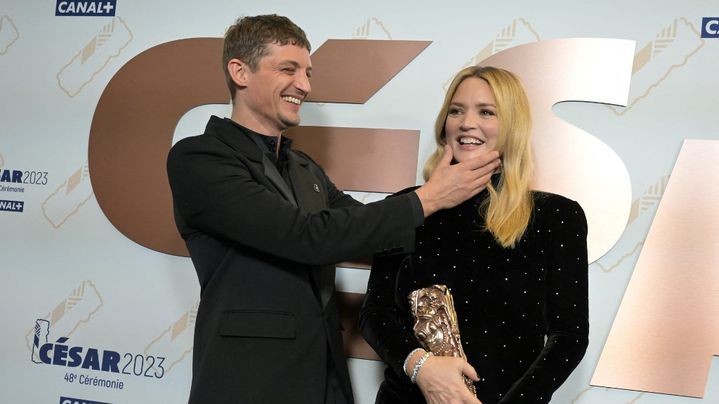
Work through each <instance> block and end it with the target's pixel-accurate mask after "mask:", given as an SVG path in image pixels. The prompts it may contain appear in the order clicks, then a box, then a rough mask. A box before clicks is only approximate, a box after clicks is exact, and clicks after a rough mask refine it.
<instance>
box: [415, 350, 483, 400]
mask: <svg viewBox="0 0 719 404" xmlns="http://www.w3.org/2000/svg"><path fill="white" fill-rule="evenodd" d="M463 375H464V376H467V377H468V378H469V379H471V380H474V381H479V378H478V377H477V372H476V371H475V370H474V368H473V367H472V365H470V364H469V363H467V361H465V360H463V359H461V358H454V357H445V356H430V357H429V358H427V361H426V362H425V363H424V365H422V368H421V369H420V370H419V373H418V374H417V386H419V389H420V390H421V391H422V395H423V396H424V398H425V400H427V403H428V404H440V403H442V404H446V403H452V404H453V403H460V404H465V403H471V404H481V401H479V399H477V397H475V396H474V395H473V394H472V393H470V391H469V389H467V385H465V384H464V378H463V377H462V376H463Z"/></svg>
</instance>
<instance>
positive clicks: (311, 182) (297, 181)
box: [288, 151, 335, 308]
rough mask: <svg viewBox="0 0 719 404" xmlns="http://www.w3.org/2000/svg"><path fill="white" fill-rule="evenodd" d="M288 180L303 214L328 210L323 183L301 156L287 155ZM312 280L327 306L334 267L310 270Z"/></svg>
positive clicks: (333, 285)
mask: <svg viewBox="0 0 719 404" xmlns="http://www.w3.org/2000/svg"><path fill="white" fill-rule="evenodd" d="M288 158H289V165H290V179H291V180H292V187H293V189H294V191H295V193H294V194H295V196H296V197H297V203H298V204H299V206H300V208H301V209H302V210H303V211H305V212H318V211H320V210H322V209H326V208H328V206H327V195H326V191H325V187H324V185H325V184H324V182H323V181H322V180H321V178H320V177H319V176H318V175H316V174H315V173H313V171H312V170H311V169H310V162H309V161H308V160H307V159H306V158H305V157H304V156H302V155H301V154H297V153H295V152H294V151H291V152H290V153H289V155H288ZM311 274H312V275H311V276H312V278H313V279H312V280H313V281H314V282H315V285H317V288H318V289H319V292H320V296H319V297H320V301H321V303H322V307H323V308H324V307H325V306H327V302H329V300H330V298H331V297H332V293H333V292H334V290H335V266H334V265H324V266H317V267H313V268H312V272H311Z"/></svg>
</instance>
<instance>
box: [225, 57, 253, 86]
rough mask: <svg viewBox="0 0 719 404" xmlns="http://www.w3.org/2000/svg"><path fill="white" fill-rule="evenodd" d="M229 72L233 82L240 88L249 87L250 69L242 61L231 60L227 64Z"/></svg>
mask: <svg viewBox="0 0 719 404" xmlns="http://www.w3.org/2000/svg"><path fill="white" fill-rule="evenodd" d="M227 71H228V72H229V73H230V77H231V78H232V81H234V82H235V84H236V85H237V86H238V87H247V81H248V79H249V77H248V76H249V75H248V73H250V67H249V66H247V64H246V63H245V62H243V61H241V60H240V59H230V61H229V62H227Z"/></svg>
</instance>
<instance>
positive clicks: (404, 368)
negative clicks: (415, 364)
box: [402, 348, 424, 376]
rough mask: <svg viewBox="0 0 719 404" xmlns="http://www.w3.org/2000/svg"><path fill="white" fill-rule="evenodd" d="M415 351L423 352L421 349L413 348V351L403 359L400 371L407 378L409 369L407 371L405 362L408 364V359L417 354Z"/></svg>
mask: <svg viewBox="0 0 719 404" xmlns="http://www.w3.org/2000/svg"><path fill="white" fill-rule="evenodd" d="M417 351H424V349H422V348H415V349H413V350H412V352H410V353H409V354H408V355H407V357H406V358H404V363H403V364H402V370H403V371H404V373H405V374H406V375H407V376H409V369H407V362H409V358H411V357H412V355H414V353H415V352H417Z"/></svg>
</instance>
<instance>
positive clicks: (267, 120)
mask: <svg viewBox="0 0 719 404" xmlns="http://www.w3.org/2000/svg"><path fill="white" fill-rule="evenodd" d="M267 50H268V54H267V55H265V56H263V57H262V58H261V59H260V60H259V62H258V64H257V70H256V71H255V72H251V71H248V72H247V86H246V88H245V89H244V90H243V91H242V95H241V97H242V103H243V104H244V106H245V108H244V111H243V114H244V115H243V117H242V120H243V122H241V123H242V124H243V125H245V126H247V127H248V128H250V129H252V130H254V131H256V132H259V133H262V134H265V135H272V136H275V135H278V134H280V133H281V132H282V131H284V130H285V129H287V128H290V127H293V126H297V125H299V123H300V115H299V111H300V105H302V103H303V102H304V100H305V98H307V95H308V94H309V93H310V90H311V87H310V82H309V79H310V76H311V73H312V63H311V62H310V53H309V51H308V50H307V49H305V48H302V47H299V46H295V45H290V44H288V45H277V44H268V45H267Z"/></svg>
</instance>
